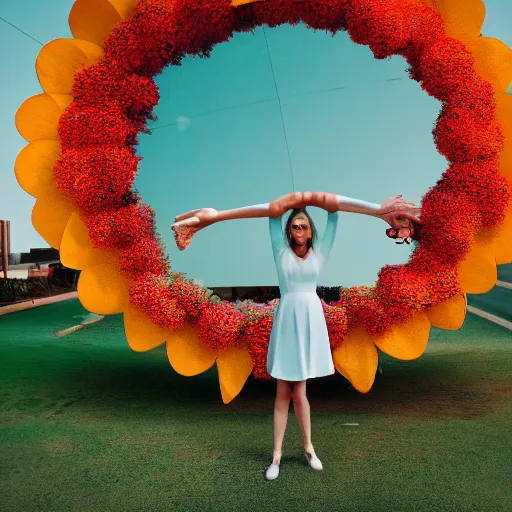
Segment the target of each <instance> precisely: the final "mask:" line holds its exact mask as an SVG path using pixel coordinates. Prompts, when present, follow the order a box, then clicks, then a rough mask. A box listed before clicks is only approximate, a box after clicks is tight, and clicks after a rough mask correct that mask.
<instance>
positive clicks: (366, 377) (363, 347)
mask: <svg viewBox="0 0 512 512" xmlns="http://www.w3.org/2000/svg"><path fill="white" fill-rule="evenodd" d="M332 358H333V361H334V366H335V367H336V370H338V372H339V373H341V375H343V376H344V377H345V378H347V379H348V380H349V381H350V382H351V384H352V385H353V386H354V388H355V389H357V391H359V392H360V393H368V391H370V389H371V387H372V386H373V382H374V381H375V372H376V371H377V365H378V362H379V357H378V354H377V349H376V348H375V345H374V343H373V340H372V338H370V336H369V334H368V333H367V332H366V331H365V330H364V329H362V328H360V327H357V328H355V329H351V330H349V332H348V334H347V336H346V337H345V339H344V340H343V341H342V342H341V343H340V344H339V345H338V346H337V347H336V349H334V351H333V353H332Z"/></svg>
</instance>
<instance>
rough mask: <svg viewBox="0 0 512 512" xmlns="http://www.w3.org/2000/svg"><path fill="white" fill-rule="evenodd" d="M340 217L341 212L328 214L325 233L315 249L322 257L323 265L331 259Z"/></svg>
mask: <svg viewBox="0 0 512 512" xmlns="http://www.w3.org/2000/svg"><path fill="white" fill-rule="evenodd" d="M338 218H339V212H334V213H329V214H328V216H327V225H326V226H325V233H324V235H323V237H322V239H321V240H320V241H319V243H318V244H317V247H316V249H315V252H316V254H317V256H319V258H320V262H321V266H322V267H323V266H324V265H325V263H326V262H327V260H328V259H329V254H331V249H332V246H333V244H334V239H335V238H336V231H337V229H338Z"/></svg>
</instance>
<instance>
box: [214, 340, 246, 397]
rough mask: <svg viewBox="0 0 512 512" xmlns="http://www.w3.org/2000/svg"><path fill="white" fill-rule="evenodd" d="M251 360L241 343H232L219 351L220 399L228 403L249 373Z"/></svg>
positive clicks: (238, 390)
mask: <svg viewBox="0 0 512 512" xmlns="http://www.w3.org/2000/svg"><path fill="white" fill-rule="evenodd" d="M252 367H253V362H252V359H251V356H250V355H249V352H247V349H246V348H245V347H243V346H241V345H232V346H231V347H228V348H227V349H225V350H223V351H222V352H220V353H219V355H218V357H217V370H218V372H219V384H220V392H221V395H222V401H223V402H224V403H225V404H229V402H231V400H233V398H235V397H236V396H237V395H238V393H240V391H242V388H243V387H244V384H245V382H246V380H247V379H248V378H249V375H251V372H252Z"/></svg>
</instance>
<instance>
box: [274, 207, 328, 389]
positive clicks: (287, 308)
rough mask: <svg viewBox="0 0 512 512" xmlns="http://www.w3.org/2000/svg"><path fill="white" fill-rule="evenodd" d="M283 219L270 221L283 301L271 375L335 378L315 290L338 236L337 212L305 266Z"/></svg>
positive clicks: (276, 317) (278, 313)
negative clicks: (286, 230)
mask: <svg viewBox="0 0 512 512" xmlns="http://www.w3.org/2000/svg"><path fill="white" fill-rule="evenodd" d="M281 219H282V217H276V218H272V217H271V218H270V220H269V224H270V237H271V240H272V250H273V253H274V261H275V264H276V269H277V276H278V281H279V289H280V291H281V299H280V300H279V304H278V306H277V307H276V309H275V311H274V321H273V325H272V332H271V335H270V342H269V347H268V355H267V371H268V373H269V374H270V375H271V376H272V377H274V378H276V379H282V380H289V381H301V380H305V379H311V378H315V377H324V376H326V375H332V374H333V373H334V363H333V360H332V356H331V347H330V344H329V335H328V333H327V325H326V323H325V315H324V311H323V308H322V303H321V302H320V298H319V297H318V295H317V293H316V287H317V281H318V276H319V274H320V272H321V271H322V269H323V267H324V265H325V263H326V261H327V259H328V257H329V254H330V252H331V248H332V245H333V242H334V238H335V236H336V228H337V225H338V212H335V213H329V214H328V220H327V226H326V229H325V234H324V236H323V237H322V239H321V240H319V241H316V242H315V245H314V248H312V249H310V250H309V253H308V256H307V258H306V259H305V260H303V259H301V258H299V257H298V256H297V255H296V254H295V253H294V252H293V250H292V249H291V247H290V245H289V243H288V241H287V239H286V237H285V234H284V230H283V226H282V221H281Z"/></svg>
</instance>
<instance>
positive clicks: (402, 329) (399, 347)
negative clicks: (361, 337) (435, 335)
mask: <svg viewBox="0 0 512 512" xmlns="http://www.w3.org/2000/svg"><path fill="white" fill-rule="evenodd" d="M429 334H430V322H429V319H428V317H427V315H426V314H425V313H416V314H415V315H414V316H413V317H411V318H410V319H409V320H407V322H405V323H403V324H401V325H396V326H394V327H392V328H391V329H390V330H389V331H388V332H387V333H385V334H384V335H383V336H379V337H378V338H376V339H375V345H377V347H379V348H380V350H382V352H385V353H386V354H388V355H390V356H392V357H396V358H397V359H403V360H405V361H408V360H410V359H416V358H418V357H420V356H421V355H422V354H423V352H425V348H426V347H427V343H428V337H429Z"/></svg>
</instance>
